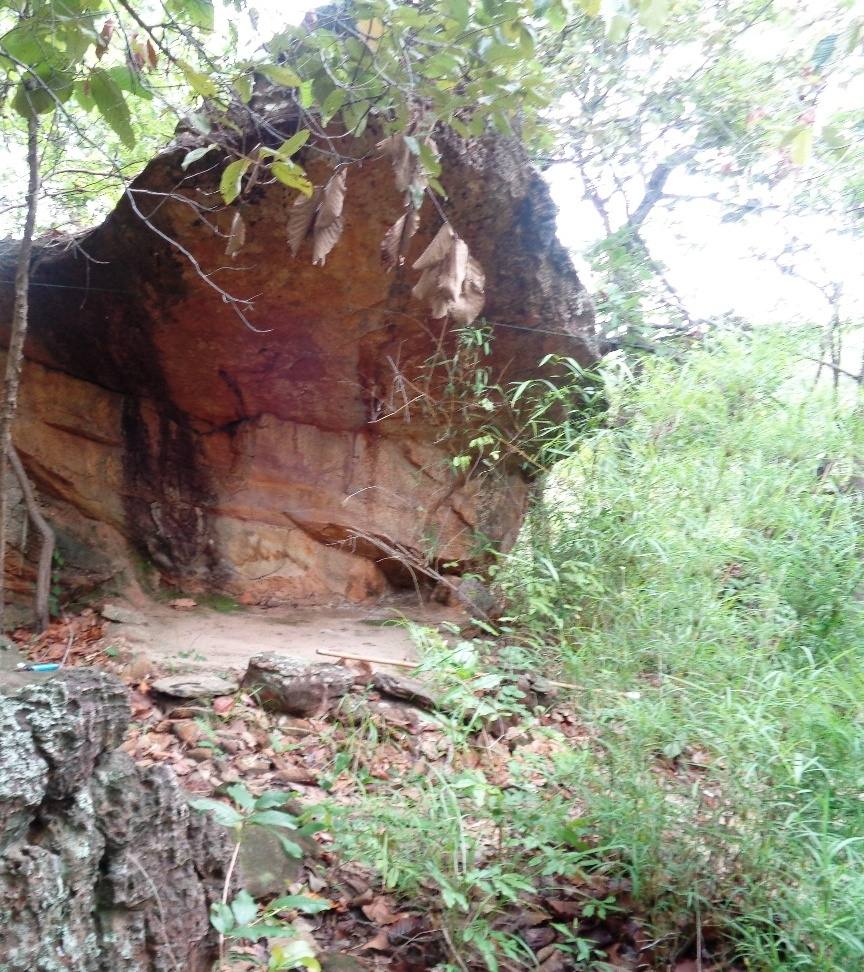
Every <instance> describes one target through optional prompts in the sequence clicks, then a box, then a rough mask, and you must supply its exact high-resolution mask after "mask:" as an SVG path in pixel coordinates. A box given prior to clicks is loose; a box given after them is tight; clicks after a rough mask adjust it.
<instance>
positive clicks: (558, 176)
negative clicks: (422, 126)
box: [238, 0, 864, 324]
mask: <svg viewBox="0 0 864 972" xmlns="http://www.w3.org/2000/svg"><path fill="white" fill-rule="evenodd" d="M255 6H256V7H257V14H258V18H259V24H260V26H261V28H262V31H261V33H262V35H268V34H269V33H270V32H272V31H275V30H278V29H279V27H280V26H282V25H284V24H285V23H299V22H300V20H301V19H302V18H303V15H304V13H305V11H306V10H308V9H310V8H313V7H315V6H317V4H316V3H315V2H314V0H311V2H310V0H258V3H257V4H256V5H255ZM243 19H244V17H243V15H241V18H240V20H243ZM238 28H239V29H240V31H241V36H243V35H244V34H247V36H249V38H250V41H251V40H252V38H253V37H254V32H253V31H252V30H251V28H250V27H248V26H247V25H246V24H245V23H239V22H238ZM244 28H245V30H244ZM247 31H248V33H247ZM765 40H766V39H765V38H764V37H763V38H760V43H764V42H765ZM787 40H788V39H787ZM546 178H547V181H548V183H549V186H550V188H551V190H552V195H553V197H554V199H555V202H556V204H557V205H558V208H559V235H560V237H561V240H562V242H563V243H564V244H565V245H566V246H567V247H568V248H569V249H570V250H571V252H572V254H573V258H574V261H575V262H576V264H577V266H578V268H579V270H580V273H581V275H582V276H583V278H584V282H585V284H586V286H587V287H588V288H589V289H591V286H592V281H591V277H590V272H589V271H588V269H587V265H586V263H585V261H584V259H583V258H582V254H583V253H584V252H585V250H586V249H587V248H588V247H589V246H591V245H592V244H593V243H595V242H597V240H598V239H600V238H602V235H603V234H602V229H601V227H600V225H599V222H598V219H597V216H596V213H595V212H594V210H593V208H592V207H591V206H590V205H589V204H588V203H585V202H583V201H582V190H581V184H580V180H579V176H578V172H577V170H576V169H575V167H574V166H571V165H559V166H554V167H553V168H551V169H550V170H549V171H548V172H547V174H546ZM667 188H668V191H670V192H676V193H682V194H691V195H697V194H702V195H704V194H705V193H709V192H712V191H715V190H716V188H717V187H716V186H714V185H707V184H705V183H704V182H701V183H699V184H695V180H694V179H693V178H692V177H688V176H686V174H684V173H680V174H676V175H673V176H672V178H671V179H670V181H669V184H668V187H667ZM679 209H680V214H679V216H678V218H677V219H676V221H675V222H672V221H671V220H670V219H669V217H668V216H667V215H666V213H665V212H661V211H657V212H655V214H653V215H652V217H651V219H650V220H649V222H648V223H647V224H646V226H645V236H646V237H647V239H648V242H649V244H650V246H651V249H652V254H653V255H654V256H655V258H657V259H659V260H660V261H662V262H663V263H665V264H666V266H667V267H668V268H669V277H670V280H671V281H672V283H673V284H674V285H675V287H676V288H677V289H678V291H679V292H680V293H681V295H682V297H683V298H684V300H685V302H686V304H687V307H688V309H689V310H690V311H691V312H692V313H693V314H694V316H697V317H704V318H709V319H710V318H711V317H714V316H716V315H718V314H721V313H723V312H726V311H731V312H733V313H735V314H738V315H740V316H741V317H743V318H745V319H746V320H748V321H751V322H752V323H754V324H759V323H773V322H777V321H790V322H791V321H798V320H800V321H818V322H821V321H823V320H825V319H826V317H827V313H828V307H827V304H826V302H825V300H824V298H823V297H822V296H821V295H820V294H819V292H818V291H817V290H816V289H815V288H814V287H812V286H810V285H809V284H807V283H804V282H802V281H800V280H796V279H794V278H792V277H790V276H787V275H785V274H783V273H781V272H780V271H779V270H778V269H777V267H776V266H774V265H773V264H772V263H770V262H769V261H767V260H764V259H760V258H759V254H764V253H777V252H779V251H780V250H781V249H782V248H783V245H784V244H785V242H786V240H787V239H788V238H789V236H790V233H791V234H794V235H795V236H796V237H802V238H805V239H809V240H810V241H811V242H812V247H813V276H814V277H816V278H820V277H823V276H824V275H826V274H831V276H832V277H833V276H836V275H839V277H840V279H843V280H844V281H845V285H846V297H845V302H846V304H847V306H849V307H850V308H860V307H861V306H864V274H862V273H861V268H862V267H864V242H862V241H861V240H856V239H852V238H842V237H839V236H838V235H837V234H835V233H832V232H831V227H830V225H829V224H828V222H827V221H826V220H825V219H823V218H820V217H816V216H811V217H806V218H805V217H801V218H799V219H796V220H795V221H794V225H793V222H792V221H790V220H788V219H778V218H777V217H776V216H771V215H761V216H759V217H751V218H750V219H748V220H747V221H745V222H739V223H723V222H721V219H720V217H721V215H722V212H723V211H722V209H721V207H719V206H718V205H717V204H715V203H711V202H704V203H698V202H691V203H688V204H687V205H686V206H681V207H679Z"/></svg>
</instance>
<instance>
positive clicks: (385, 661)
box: [317, 648, 420, 668]
mask: <svg viewBox="0 0 864 972" xmlns="http://www.w3.org/2000/svg"><path fill="white" fill-rule="evenodd" d="M317 653H318V654H319V655H327V657H328V658H347V659H348V660H349V661H360V662H369V664H370V665H392V666H393V667H394V668H416V667H417V666H418V665H419V664H420V663H419V662H413V661H408V660H407V659H404V660H403V659H398V658H381V657H379V656H378V655H358V654H356V653H354V652H351V651H330V649H329V648H319V649H318V651H317Z"/></svg>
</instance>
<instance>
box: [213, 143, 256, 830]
mask: <svg viewBox="0 0 864 972" xmlns="http://www.w3.org/2000/svg"><path fill="white" fill-rule="evenodd" d="M251 164H252V160H251V159H235V161H234V162H231V163H230V164H229V165H226V166H225V171H224V172H223V173H222V178H221V180H220V182H219V192H221V193H222V198H223V199H224V200H225V203H226V205H228V206H230V205H231V203H232V202H234V200H235V199H236V198H237V197H238V196H239V195H240V190H241V188H242V187H243V176H244V175H246V171H247V170H248V168H249V166H250V165H251ZM235 812H236V811H235ZM238 816H239V814H238ZM241 819H242V818H241Z"/></svg>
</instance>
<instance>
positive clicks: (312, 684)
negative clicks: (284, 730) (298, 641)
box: [243, 652, 354, 717]
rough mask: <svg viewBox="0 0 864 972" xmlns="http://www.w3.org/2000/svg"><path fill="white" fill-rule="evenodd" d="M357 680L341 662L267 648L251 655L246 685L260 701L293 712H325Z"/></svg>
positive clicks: (310, 713)
mask: <svg viewBox="0 0 864 972" xmlns="http://www.w3.org/2000/svg"><path fill="white" fill-rule="evenodd" d="M353 684H354V675H353V673H352V672H350V671H348V669H347V668H342V667H341V666H340V665H328V664H323V663H322V664H315V663H310V662H308V661H305V660H304V659H302V658H291V657H289V656H287V655H277V654H276V653H275V652H265V653H264V654H261V655H255V656H254V657H253V658H250V659H249V667H248V668H247V669H246V674H245V675H244V676H243V689H244V690H245V691H246V692H249V693H250V695H253V696H254V697H255V698H256V699H257V701H258V702H259V704H261V705H262V706H264V707H266V708H268V709H273V710H274V711H276V712H284V713H286V714H287V715H291V716H300V717H305V716H311V715H316V714H317V713H320V712H322V711H323V710H324V709H326V708H327V707H328V706H329V705H330V704H331V703H332V702H334V701H335V700H336V699H338V698H340V697H341V696H343V695H344V694H345V693H346V692H347V691H348V690H349V689H350V688H351V686H352V685H353Z"/></svg>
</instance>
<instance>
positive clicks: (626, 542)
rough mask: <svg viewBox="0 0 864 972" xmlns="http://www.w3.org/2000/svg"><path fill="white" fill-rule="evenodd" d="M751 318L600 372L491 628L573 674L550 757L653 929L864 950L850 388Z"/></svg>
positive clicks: (769, 958) (796, 958) (790, 950)
mask: <svg viewBox="0 0 864 972" xmlns="http://www.w3.org/2000/svg"><path fill="white" fill-rule="evenodd" d="M809 341H810V338H809V336H808V335H803V336H802V335H792V336H790V335H783V334H779V333H778V332H776V331H770V330H765V331H764V332H763V333H759V334H755V335H752V336H750V337H737V338H734V339H732V338H729V339H722V340H718V341H712V342H708V343H706V344H705V345H704V346H703V347H701V348H699V349H697V350H694V351H690V352H688V353H687V355H686V358H685V359H684V360H683V361H670V360H662V359H653V360H648V361H646V362H644V364H643V365H642V366H641V368H640V370H639V372H638V374H636V375H635V376H633V375H627V376H626V377H623V378H622V377H619V378H618V379H617V380H616V381H614V382H612V383H611V386H610V393H609V394H610V400H611V403H612V405H611V410H610V413H609V415H608V417H607V420H606V421H605V422H604V427H603V428H601V429H598V430H596V431H595V432H593V433H591V434H590V435H588V436H586V437H585V438H584V439H583V440H582V442H581V445H580V448H579V450H578V453H577V454H575V455H573V456H572V457H571V458H569V459H567V460H565V461H564V462H562V463H560V464H559V466H558V467H557V468H556V470H555V473H554V475H553V476H552V477H551V479H550V482H549V484H548V488H547V491H546V500H545V502H544V503H543V505H542V507H540V508H538V509H537V510H535V511H534V513H533V514H532V517H531V522H530V523H529V524H528V525H527V528H526V530H525V533H524V537H523V541H522V542H521V544H520V546H519V547H518V549H517V550H516V551H515V552H514V553H513V554H512V555H511V556H510V557H509V559H508V560H507V561H506V562H505V563H504V564H503V565H502V570H501V575H500V578H499V581H500V584H501V586H502V587H503V589H504V590H505V591H506V592H507V594H508V596H509V600H510V604H511V610H510V612H509V613H510V618H509V621H507V622H506V623H507V624H509V631H508V639H509V641H510V643H511V644H512V645H516V646H518V645H521V646H522V647H523V650H525V649H527V650H528V651H529V652H531V653H533V654H534V655H535V656H536V657H538V658H540V659H541V660H542V661H543V662H545V664H546V666H547V667H549V668H552V669H555V670H558V671H560V672H562V673H563V674H564V677H566V679H567V680H568V681H572V682H574V683H577V684H579V685H580V686H583V689H582V690H581V691H580V692H579V693H577V696H576V703H577V705H578V707H579V711H580V712H581V714H582V716H583V718H584V720H585V723H586V725H587V726H589V727H590V728H591V732H592V734H593V744H592V746H590V747H589V748H588V749H587V751H586V750H584V749H583V750H580V751H579V752H578V753H577V752H575V751H574V752H573V753H570V754H564V755H562V756H561V757H560V759H559V761H558V767H557V771H558V773H559V779H560V780H561V781H565V782H566V783H567V785H568V786H569V787H571V788H573V789H574V790H577V791H578V792H579V793H581V794H582V800H583V803H584V806H583V807H582V808H581V813H582V815H583V817H584V819H585V820H586V821H587V825H588V826H589V827H590V829H591V830H592V832H593V833H594V835H595V837H596V839H597V841H598V842H599V843H600V844H602V845H603V846H604V847H605V848H606V849H607V852H608V853H610V854H612V855H613V857H614V858H615V859H616V860H617V861H619V862H620V866H621V867H622V869H624V870H625V871H626V873H627V875H628V877H629V878H630V880H631V881H632V887H633V895H634V897H635V898H636V900H637V902H638V903H639V905H640V906H641V907H642V908H644V909H645V910H646V912H647V913H648V914H650V915H651V917H652V920H653V921H654V923H655V925H656V928H657V930H658V934H663V933H666V932H670V930H671V929H674V928H681V927H683V926H684V925H685V924H686V925H688V926H689V927H694V928H697V929H698V928H699V927H701V926H703V925H707V924H709V923H710V925H711V926H712V927H714V928H717V927H718V926H719V927H720V928H721V929H722V930H723V932H724V933H725V934H727V935H728V936H729V938H730V941H733V942H734V943H735V945H734V947H735V949H736V950H737V955H738V958H739V959H740V961H742V962H744V963H746V964H747V966H748V967H750V968H752V969H761V970H781V969H782V970H793V969H794V970H813V972H816V970H818V972H834V970H836V972H849V970H852V969H860V968H864V927H862V916H864V611H862V598H864V560H862V555H864V535H862V529H864V500H862V497H864V493H862V492H861V490H860V484H858V486H856V483H855V481H854V477H855V476H856V475H861V471H862V468H864V410H862V408H861V403H860V402H859V401H856V400H855V399H854V397H852V396H851V394H850V399H849V400H848V401H845V402H844V401H843V400H840V401H839V402H837V401H835V400H834V399H833V398H832V395H831V389H830V387H828V388H823V387H822V385H821V383H815V382H814V369H813V367H812V366H811V365H809V364H808V363H807V362H806V357H807V356H808V355H812V354H813V351H812V348H811V345H810V343H809Z"/></svg>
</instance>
